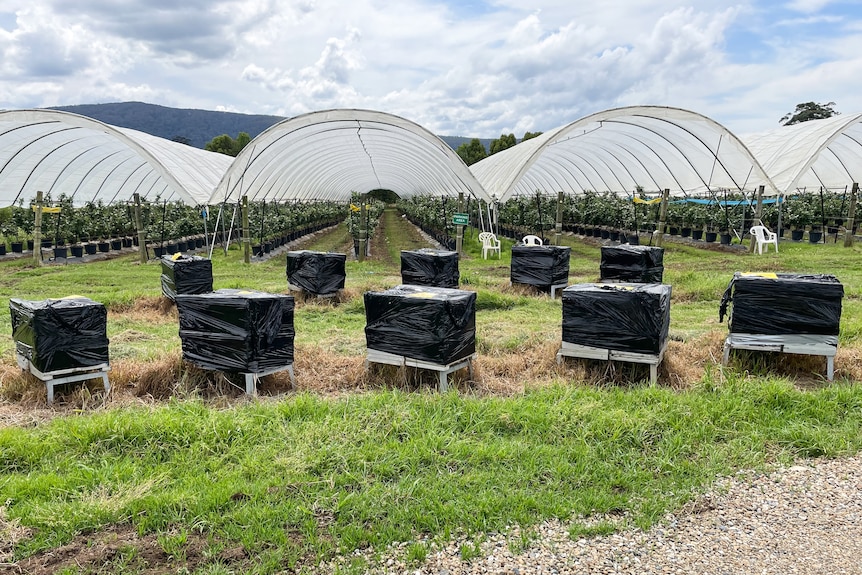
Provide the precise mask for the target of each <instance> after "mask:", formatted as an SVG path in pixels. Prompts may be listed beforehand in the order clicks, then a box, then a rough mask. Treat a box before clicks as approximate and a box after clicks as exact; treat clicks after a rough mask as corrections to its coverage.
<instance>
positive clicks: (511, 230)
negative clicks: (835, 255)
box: [499, 191, 855, 242]
mask: <svg viewBox="0 0 862 575" xmlns="http://www.w3.org/2000/svg"><path fill="white" fill-rule="evenodd" d="M635 197H636V198H637V199H636V200H633V199H632V198H631V197H626V196H620V195H618V194H613V193H609V192H605V193H596V192H591V191H588V192H586V193H584V194H582V195H578V196H573V195H565V196H563V199H562V204H563V205H562V222H563V224H562V225H563V230H564V231H568V232H573V233H578V234H581V235H594V236H597V237H598V236H601V237H605V238H607V237H611V238H612V239H616V238H615V237H614V236H619V235H621V234H624V235H635V237H636V232H638V231H639V232H642V233H644V232H646V233H648V232H652V231H655V229H656V227H657V224H658V221H659V215H660V208H661V204H660V202H659V201H658V198H657V197H656V196H654V195H653V196H649V195H647V194H645V193H643V192H639V193H637V194H636V196H635ZM688 200H694V201H688ZM688 200H686V199H672V200H671V201H670V202H669V204H668V206H667V213H666V228H665V232H666V233H669V234H672V235H681V236H684V237H692V238H694V239H706V240H707V241H715V240H716V237H717V236H719V237H720V236H722V235H723V236H725V238H724V240H725V241H727V242H729V241H730V240H729V237H730V233H729V232H730V230H731V229H737V230H748V228H749V227H751V226H752V225H754V223H755V221H754V215H755V210H754V204H753V201H752V199H751V197H750V196H748V197H746V196H743V195H742V194H734V193H724V192H721V193H720V195H719V194H712V195H709V196H703V197H700V198H689V199H688ZM557 201H558V199H557V197H556V196H549V195H542V194H540V193H537V194H536V195H534V196H519V197H515V198H512V199H510V200H509V201H507V202H505V203H504V204H502V205H500V206H499V232H500V233H501V234H502V235H504V236H507V237H511V238H513V239H518V238H520V237H523V236H524V235H527V234H535V235H548V234H552V233H553V230H554V228H555V225H556V214H557ZM848 209H849V200H848V198H847V196H846V194H844V193H828V192H826V193H822V194H818V193H804V194H797V195H793V196H789V197H787V198H784V201H783V202H782V203H781V204H779V203H777V202H774V203H766V204H764V205H763V208H762V212H761V218H760V219H761V220H762V221H763V223H764V225H766V226H767V227H768V228H770V229H771V230H773V231H778V233H779V234H782V235H784V234H785V233H786V232H787V231H791V232H796V233H793V234H792V235H793V237H794V239H801V234H802V233H803V232H805V231H808V232H809V234H810V237H812V238H816V237H819V236H818V233H820V232H823V231H825V232H827V233H837V232H838V231H839V229H840V228H841V226H843V225H844V222H845V221H846V217H847V211H848ZM779 218H780V220H781V223H780V225H779ZM854 228H855V226H854ZM854 232H855V229H854ZM797 236H798V237H797Z"/></svg>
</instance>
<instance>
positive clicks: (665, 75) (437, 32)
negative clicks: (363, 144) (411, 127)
mask: <svg viewBox="0 0 862 575" xmlns="http://www.w3.org/2000/svg"><path fill="white" fill-rule="evenodd" d="M125 101H142V102H148V103H153V104H161V105H164V106H172V107H178V108H199V109H206V110H226V111H233V112H243V113H254V114H275V115H281V116H294V115H297V114H300V113H304V112H309V111H314V110H323V109H327V108H342V107H351V108H368V109H374V110H382V111H385V112H390V113H393V114H397V115H400V116H403V117H405V118H408V119H410V120H413V121H414V122H417V123H419V124H421V125H423V126H425V127H426V128H428V129H430V130H432V131H433V132H435V133H437V134H445V135H453V136H454V135H462V136H479V137H496V136H499V135H500V134H501V133H509V132H514V133H515V134H516V135H517V136H518V137H520V136H521V135H522V134H523V132H525V131H527V130H529V131H537V130H542V131H544V130H548V129H551V128H554V127H557V126H561V125H564V124H567V123H569V122H572V121H574V120H577V119H578V118H581V117H583V116H585V115H588V114H591V113H593V112H598V111H601V110H604V109H607V108H612V107H618V106H629V105H635V104H652V105H667V106H678V107H682V108H687V109H690V110H693V111H696V112H700V113H702V114H706V115H708V116H710V117H712V118H714V119H716V120H717V121H719V122H721V123H723V124H724V125H726V126H727V127H729V128H730V129H731V130H734V131H736V132H738V133H740V134H742V133H748V132H754V131H760V130H764V129H770V128H773V127H777V126H778V120H779V118H781V116H782V115H784V114H785V113H787V112H790V111H792V110H793V109H794V108H795V106H796V104H797V103H799V102H807V101H815V102H824V103H825V102H829V101H834V102H836V109H837V110H839V111H840V112H844V113H852V112H862V0H834V1H833V0H748V1H739V2H735V1H733V0H729V1H727V2H719V1H716V0H691V1H690V2H688V3H678V2H675V1H670V0H586V1H578V0H539V1H532V2H531V1H529V0H489V1H481V0H398V1H395V0H182V1H178V0H74V1H70V0H2V2H0V109H17V108H34V107H47V106H62V105H72V104H95V103H104V102H125Z"/></svg>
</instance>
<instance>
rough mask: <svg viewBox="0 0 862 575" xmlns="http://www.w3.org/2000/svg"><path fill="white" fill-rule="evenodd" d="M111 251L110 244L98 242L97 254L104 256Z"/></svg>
mask: <svg viewBox="0 0 862 575" xmlns="http://www.w3.org/2000/svg"><path fill="white" fill-rule="evenodd" d="M109 251H111V243H110V242H99V253H103V254H106V253H108V252H109Z"/></svg>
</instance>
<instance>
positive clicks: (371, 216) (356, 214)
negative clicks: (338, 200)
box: [345, 192, 386, 257]
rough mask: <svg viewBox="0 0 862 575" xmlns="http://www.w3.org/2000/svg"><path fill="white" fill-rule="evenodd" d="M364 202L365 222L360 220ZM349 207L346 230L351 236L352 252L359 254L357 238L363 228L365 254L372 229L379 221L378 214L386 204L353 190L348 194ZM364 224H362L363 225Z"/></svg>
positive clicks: (368, 246)
mask: <svg viewBox="0 0 862 575" xmlns="http://www.w3.org/2000/svg"><path fill="white" fill-rule="evenodd" d="M363 203H364V204H365V222H363V221H362V216H363V214H362V204H363ZM349 207H350V209H349V210H348V215H347V220H345V224H346V225H347V231H348V232H350V236H351V237H352V238H353V250H354V253H355V254H356V255H357V257H358V255H359V240H360V239H361V231H362V230H363V229H364V230H365V239H366V242H365V255H368V254H369V253H370V243H371V242H370V240H371V236H373V235H374V230H376V229H377V224H378V223H379V222H380V216H381V214H383V210H384V209H385V208H386V204H385V203H384V202H382V201H380V200H377V199H372V198H370V197H368V196H367V195H365V194H359V193H357V192H353V193H352V194H351V196H350V206H349ZM363 224H364V225H363Z"/></svg>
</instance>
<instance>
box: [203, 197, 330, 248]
mask: <svg viewBox="0 0 862 575" xmlns="http://www.w3.org/2000/svg"><path fill="white" fill-rule="evenodd" d="M345 209H346V207H345V205H344V204H343V203H338V202H330V201H316V202H299V201H292V202H286V203H279V202H275V201H272V202H251V203H249V207H248V222H249V236H250V238H251V243H252V252H253V254H254V255H255V256H262V255H264V254H267V253H269V252H271V251H272V250H274V249H276V248H279V247H281V246H283V245H284V244H286V243H288V242H292V241H293V240H295V239H297V238H299V237H300V236H304V235H306V234H309V233H312V232H316V231H318V230H321V229H323V228H326V227H329V226H334V225H336V224H338V223H339V222H341V221H343V220H344V219H345V217H346V214H345ZM229 212H230V210H229V209H227V211H226V212H225V214H227V215H224V216H223V218H227V222H228V224H229V223H230V220H231V218H230V213H229ZM237 220H239V217H237V218H236V219H235V225H234V227H235V228H236V229H235V230H234V232H233V233H232V235H231V237H234V238H237V239H238V240H239V239H241V238H242V229H241V226H240V224H239V222H238V221H237ZM225 233H226V231H224V230H222V229H221V226H220V229H219V230H218V233H217V234H216V242H218V243H220V242H222V241H223V240H224V239H225V238H224V237H223V234H225Z"/></svg>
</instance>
